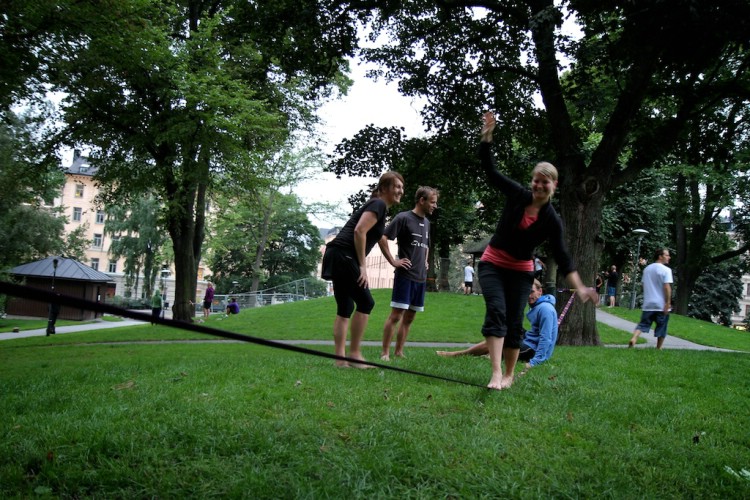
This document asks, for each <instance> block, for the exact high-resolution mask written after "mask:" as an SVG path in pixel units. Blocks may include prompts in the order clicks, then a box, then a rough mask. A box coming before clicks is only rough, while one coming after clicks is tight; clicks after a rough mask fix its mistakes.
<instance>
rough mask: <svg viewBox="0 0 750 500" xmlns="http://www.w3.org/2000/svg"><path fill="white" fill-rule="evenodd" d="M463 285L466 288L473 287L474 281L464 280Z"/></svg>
mask: <svg viewBox="0 0 750 500" xmlns="http://www.w3.org/2000/svg"><path fill="white" fill-rule="evenodd" d="M464 286H465V287H466V288H473V287H474V282H473V281H464Z"/></svg>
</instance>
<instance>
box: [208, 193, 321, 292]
mask: <svg viewBox="0 0 750 500" xmlns="http://www.w3.org/2000/svg"><path fill="white" fill-rule="evenodd" d="M272 198H273V199H274V202H273V205H272V207H273V208H272V210H269V209H268V207H269V205H257V204H256V203H255V200H250V199H249V198H237V199H232V200H231V201H230V202H229V203H227V201H228V200H225V201H224V203H222V207H220V208H219V211H224V210H225V215H223V216H222V217H217V218H216V220H215V224H213V225H214V227H215V229H214V231H213V232H212V235H211V237H210V241H209V243H210V244H209V247H210V251H209V254H208V263H209V266H210V267H211V269H212V271H213V272H214V281H215V282H216V284H217V287H218V288H220V289H224V290H230V289H237V290H248V289H250V290H251V291H257V289H258V287H259V286H260V285H262V286H263V288H268V287H274V286H278V285H282V284H285V283H288V282H290V281H294V280H299V279H304V278H310V277H311V276H312V274H313V273H314V271H315V269H316V267H317V265H318V262H319V261H320V247H321V246H322V244H323V242H322V240H321V239H320V235H319V234H318V229H317V228H316V227H315V226H313V225H312V223H311V222H310V221H309V219H308V218H307V210H306V208H305V207H304V205H303V204H302V203H301V202H300V200H299V198H297V196H296V195H293V194H287V195H285V194H282V193H279V192H275V193H274V194H273V196H272ZM261 247H262V248H261ZM259 255H260V257H259ZM256 262H259V264H258V265H257V266H256ZM235 281H236V282H237V285H236V286H233V285H232V284H233V282H235ZM251 287H255V288H251Z"/></svg>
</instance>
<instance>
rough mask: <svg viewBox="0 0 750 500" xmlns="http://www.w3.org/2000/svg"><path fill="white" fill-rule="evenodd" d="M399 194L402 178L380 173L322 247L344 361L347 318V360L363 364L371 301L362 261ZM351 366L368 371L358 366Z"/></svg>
mask: <svg viewBox="0 0 750 500" xmlns="http://www.w3.org/2000/svg"><path fill="white" fill-rule="evenodd" d="M403 194H404V178H403V177H402V176H401V174H399V173H398V172H386V173H384V174H383V175H381V176H380V179H379V181H378V185H377V187H376V188H375V190H374V191H373V192H372V195H371V196H370V199H369V201H367V203H365V204H364V205H363V206H362V208H360V209H359V210H357V211H356V212H355V213H354V214H353V215H352V216H351V217H350V218H349V220H348V221H347V222H346V224H344V227H343V228H341V231H339V233H338V234H337V235H336V237H335V238H334V239H333V240H331V241H330V242H328V244H327V245H326V250H325V253H324V254H323V265H322V272H321V277H322V278H323V279H324V280H329V281H333V296H334V298H335V299H336V318H335V319H334V322H333V341H334V345H335V353H336V355H337V356H341V357H346V334H347V330H349V320H350V318H351V343H350V346H349V357H350V358H353V359H356V360H361V361H364V360H365V358H364V357H363V356H362V349H361V343H362V336H363V335H364V333H365V328H367V322H368V320H369V318H370V313H371V312H372V309H373V308H374V307H375V300H373V298H372V294H371V293H370V287H369V281H368V277H367V263H366V260H365V259H366V258H367V254H369V253H370V250H372V247H374V246H375V244H376V243H378V242H379V241H380V238H381V237H382V236H383V231H384V230H385V216H386V213H387V211H388V209H389V208H390V207H391V206H393V205H395V204H397V203H399V202H400V201H401V196H402V195H403ZM355 305H356V312H355V310H354V308H355ZM352 313H354V317H352ZM336 365H337V366H340V367H348V366H350V365H349V363H348V362H347V361H344V360H336ZM352 366H354V367H356V368H371V366H369V365H364V364H359V363H355V364H353V365H352Z"/></svg>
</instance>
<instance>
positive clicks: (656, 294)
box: [628, 248, 672, 349]
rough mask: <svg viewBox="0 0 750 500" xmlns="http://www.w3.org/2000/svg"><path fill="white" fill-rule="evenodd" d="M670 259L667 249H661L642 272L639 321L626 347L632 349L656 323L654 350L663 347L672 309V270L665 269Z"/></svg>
mask: <svg viewBox="0 0 750 500" xmlns="http://www.w3.org/2000/svg"><path fill="white" fill-rule="evenodd" d="M670 259H671V256H670V255H669V249H667V248H661V249H659V250H658V251H657V252H656V254H655V255H654V262H652V263H651V264H649V265H648V266H646V269H644V270H643V307H642V312H641V321H640V323H638V325H637V326H636V327H635V330H634V331H633V337H632V338H631V339H630V342H628V347H633V346H634V345H635V343H636V342H638V337H639V336H640V334H641V332H643V333H648V331H649V330H650V329H651V324H652V323H656V329H655V330H654V337H656V348H657V349H661V348H662V346H663V345H664V339H665V338H666V337H667V324H668V323H669V312H670V311H671V309H672V270H671V269H670V268H669V267H667V264H669V260H670Z"/></svg>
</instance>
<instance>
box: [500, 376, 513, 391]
mask: <svg viewBox="0 0 750 500" xmlns="http://www.w3.org/2000/svg"><path fill="white" fill-rule="evenodd" d="M511 385H513V377H512V376H510V377H505V376H504V377H503V381H502V382H500V388H501V389H509V388H510V386H511Z"/></svg>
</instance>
